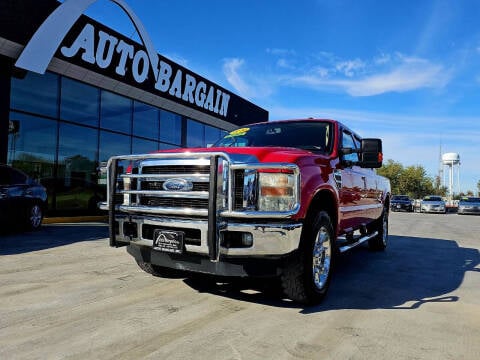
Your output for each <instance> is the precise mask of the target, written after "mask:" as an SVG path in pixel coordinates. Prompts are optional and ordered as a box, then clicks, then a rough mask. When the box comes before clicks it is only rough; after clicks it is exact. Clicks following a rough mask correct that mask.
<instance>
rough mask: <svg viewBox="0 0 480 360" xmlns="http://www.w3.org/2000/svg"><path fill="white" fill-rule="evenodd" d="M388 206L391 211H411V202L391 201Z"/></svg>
mask: <svg viewBox="0 0 480 360" xmlns="http://www.w3.org/2000/svg"><path fill="white" fill-rule="evenodd" d="M390 208H391V210H392V211H400V210H405V211H413V205H412V204H402V203H392V204H391V205H390Z"/></svg>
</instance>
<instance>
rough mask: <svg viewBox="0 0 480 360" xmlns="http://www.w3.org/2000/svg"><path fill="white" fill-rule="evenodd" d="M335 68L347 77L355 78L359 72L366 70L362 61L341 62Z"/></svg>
mask: <svg viewBox="0 0 480 360" xmlns="http://www.w3.org/2000/svg"><path fill="white" fill-rule="evenodd" d="M335 68H336V69H337V70H338V71H339V72H341V73H343V74H344V75H345V76H347V77H352V76H354V75H355V74H356V73H357V72H358V71H359V70H362V69H364V68H365V63H364V62H363V61H362V60H360V59H355V60H348V61H340V62H338V63H337V64H336V65H335Z"/></svg>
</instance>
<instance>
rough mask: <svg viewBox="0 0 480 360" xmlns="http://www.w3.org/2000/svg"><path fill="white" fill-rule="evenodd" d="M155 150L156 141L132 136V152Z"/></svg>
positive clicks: (144, 152)
mask: <svg viewBox="0 0 480 360" xmlns="http://www.w3.org/2000/svg"><path fill="white" fill-rule="evenodd" d="M156 150H158V143H157V142H156V141H150V140H144V139H138V138H133V143H132V153H133V154H148V153H151V152H153V151H156Z"/></svg>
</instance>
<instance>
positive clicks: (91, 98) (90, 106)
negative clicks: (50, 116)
mask: <svg viewBox="0 0 480 360" xmlns="http://www.w3.org/2000/svg"><path fill="white" fill-rule="evenodd" d="M99 96H100V90H99V89H98V88H95V87H93V86H90V85H86V84H83V83H80V82H78V81H75V80H72V79H69V78H65V77H62V90H61V104H60V118H62V119H63V120H69V121H74V122H78V123H81V124H85V125H92V126H95V127H96V126H98V116H99V114H98V109H99Z"/></svg>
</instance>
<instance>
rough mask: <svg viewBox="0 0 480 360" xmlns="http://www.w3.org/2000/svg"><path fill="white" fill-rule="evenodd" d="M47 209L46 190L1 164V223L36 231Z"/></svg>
mask: <svg viewBox="0 0 480 360" xmlns="http://www.w3.org/2000/svg"><path fill="white" fill-rule="evenodd" d="M46 209H47V192H46V190H45V188H44V187H43V186H42V185H40V184H39V183H37V182H36V181H35V180H33V179H32V178H30V177H28V176H27V175H26V174H25V173H23V172H22V171H19V170H17V169H14V168H12V167H11V166H8V165H2V164H0V223H3V224H5V225H6V226H9V225H10V224H12V223H15V225H22V226H23V227H26V228H28V229H31V230H36V229H38V228H40V226H41V225H42V220H43V214H44V213H45V211H46Z"/></svg>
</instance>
